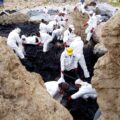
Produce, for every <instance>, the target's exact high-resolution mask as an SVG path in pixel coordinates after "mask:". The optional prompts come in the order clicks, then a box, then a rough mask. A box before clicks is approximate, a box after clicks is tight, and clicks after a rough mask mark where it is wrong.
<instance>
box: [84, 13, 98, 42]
mask: <svg viewBox="0 0 120 120" xmlns="http://www.w3.org/2000/svg"><path fill="white" fill-rule="evenodd" d="M87 24H88V27H87V28H86V30H85V33H86V34H87V38H86V40H87V41H90V39H91V37H92V34H93V31H94V29H95V27H96V26H97V17H96V15H95V14H93V16H92V17H90V18H89V20H88V22H87Z"/></svg>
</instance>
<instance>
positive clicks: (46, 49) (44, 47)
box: [43, 38, 52, 52]
mask: <svg viewBox="0 0 120 120" xmlns="http://www.w3.org/2000/svg"><path fill="white" fill-rule="evenodd" d="M51 41H52V38H51V39H49V40H46V41H45V43H44V45H43V52H47V51H48V44H49V43H50V42H51Z"/></svg>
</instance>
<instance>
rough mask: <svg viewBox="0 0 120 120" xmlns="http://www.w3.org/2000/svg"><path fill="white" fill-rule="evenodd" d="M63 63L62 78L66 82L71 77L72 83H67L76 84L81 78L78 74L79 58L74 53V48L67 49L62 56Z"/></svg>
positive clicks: (61, 61)
mask: <svg viewBox="0 0 120 120" xmlns="http://www.w3.org/2000/svg"><path fill="white" fill-rule="evenodd" d="M60 63H61V77H62V78H63V79H64V80H65V81H66V77H67V76H68V75H71V76H72V77H73V78H72V81H66V82H68V83H69V84H72V85H73V84H74V81H75V80H76V79H77V78H79V76H78V73H77V68H78V59H77V56H76V55H75V54H74V53H73V49H72V48H70V47H69V48H66V49H65V50H64V51H63V53H62V54H61V58H60Z"/></svg>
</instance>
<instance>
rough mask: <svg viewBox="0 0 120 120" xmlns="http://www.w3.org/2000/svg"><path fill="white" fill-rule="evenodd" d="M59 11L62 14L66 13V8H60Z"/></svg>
mask: <svg viewBox="0 0 120 120" xmlns="http://www.w3.org/2000/svg"><path fill="white" fill-rule="evenodd" d="M59 13H63V14H64V15H67V14H68V13H67V9H66V8H65V7H64V8H62V9H61V10H60V12H59Z"/></svg>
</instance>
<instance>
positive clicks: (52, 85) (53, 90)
mask: <svg viewBox="0 0 120 120" xmlns="http://www.w3.org/2000/svg"><path fill="white" fill-rule="evenodd" d="M45 87H46V89H47V92H48V93H49V94H50V95H51V96H52V97H53V98H54V99H56V100H58V101H61V99H62V96H63V95H61V94H60V89H59V82H58V81H49V82H45Z"/></svg>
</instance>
